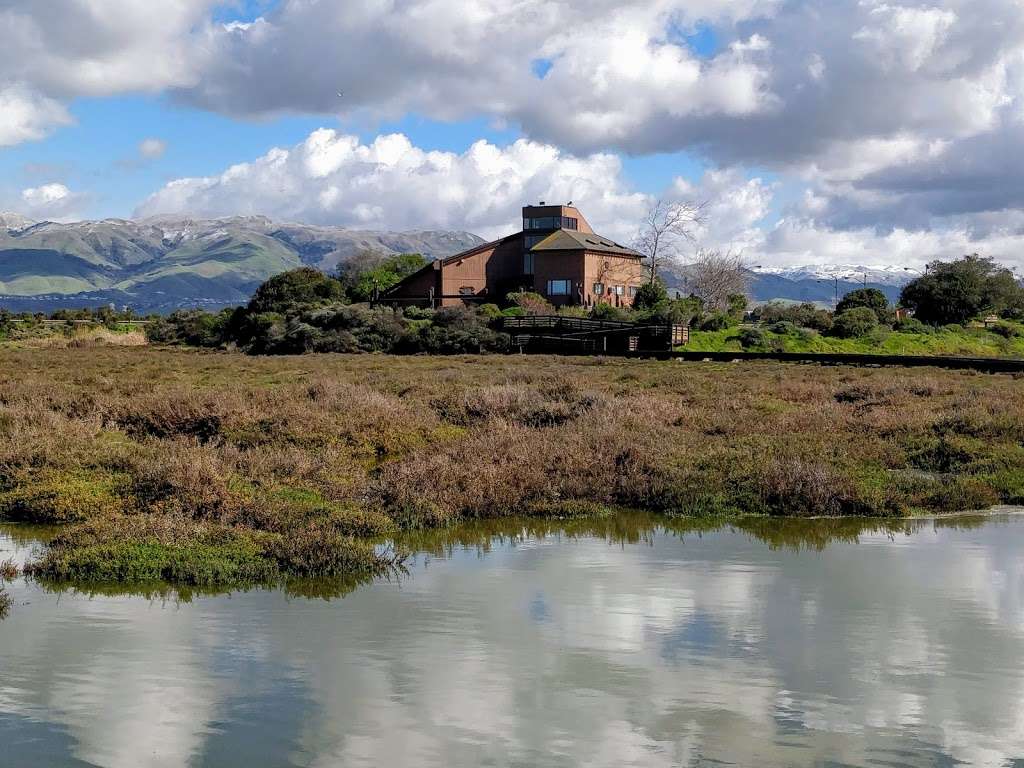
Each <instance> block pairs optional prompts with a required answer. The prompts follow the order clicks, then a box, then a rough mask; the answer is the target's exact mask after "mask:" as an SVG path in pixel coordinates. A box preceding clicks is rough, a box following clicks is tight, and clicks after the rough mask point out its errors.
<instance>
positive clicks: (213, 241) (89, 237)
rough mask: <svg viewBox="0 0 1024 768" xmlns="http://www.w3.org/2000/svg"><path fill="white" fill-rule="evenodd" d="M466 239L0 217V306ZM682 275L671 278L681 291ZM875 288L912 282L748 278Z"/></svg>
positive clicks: (760, 295) (168, 287)
mask: <svg viewBox="0 0 1024 768" xmlns="http://www.w3.org/2000/svg"><path fill="white" fill-rule="evenodd" d="M482 242H483V239H482V238H480V237H477V236H476V235H474V234H471V233H469V232H462V231H444V230H423V231H413V232H381V231H369V230H358V229H347V228H344V227H322V226H312V225H308V224H297V223H287V222H278V221H274V220H273V219H270V218H267V217H266V216H234V217H229V218H220V219H204V218H192V217H188V216H156V217H152V218H148V219H141V220H129V219H104V220H102V221H81V222H75V223H71V224H59V223H54V222H49V221H44V222H36V221H32V220H31V219H28V218H26V217H24V216H21V215H19V214H15V213H0V307H4V308H7V309H10V310H12V311H16V312H24V311H29V312H51V311H53V310H55V309H61V308H70V307H82V306H96V305H100V304H110V303H113V304H115V305H117V306H118V307H120V306H125V305H127V306H131V307H132V308H134V309H135V310H136V311H139V312H170V311H173V310H175V309H179V308H187V307H202V308H205V309H217V308H220V307H226V306H234V305H238V304H244V303H245V302H247V301H248V300H249V297H250V296H251V295H252V293H253V291H255V290H256V288H257V286H259V284H260V283H262V282H263V281H264V280H266V279H267V278H268V277H271V276H272V275H275V274H277V273H279V272H283V271H285V270H288V269H294V268H295V267H299V266H303V265H305V266H312V267H316V268H317V269H321V270H323V271H325V272H333V271H334V270H336V269H337V268H338V265H339V264H341V263H343V262H344V261H346V260H348V259H350V258H351V257H352V256H354V255H355V254H357V253H359V252H360V251H363V250H375V251H381V252H384V253H411V252H416V253H422V254H423V255H425V256H427V257H428V258H443V257H445V256H451V255H452V254H455V253H458V252H459V251H462V250H465V249H467V248H471V247H473V246H475V245H479V244H480V243H482ZM684 273H685V268H683V270H682V271H680V272H678V273H677V274H673V273H671V272H666V273H665V277H666V279H667V280H668V282H669V285H670V288H671V289H673V290H679V291H683V290H685V280H684ZM865 274H866V279H867V285H868V287H872V288H878V289H879V290H881V291H883V292H884V293H885V294H886V295H887V296H888V297H889V298H890V300H893V301H895V300H896V299H897V298H898V296H899V291H900V288H901V286H902V285H903V284H904V283H906V282H907V280H909V279H911V278H913V277H914V274H912V273H910V272H907V271H905V270H903V269H902V268H895V267H894V268H891V269H885V268H871V267H859V266H836V267H832V266H806V267H795V268H779V269H771V268H766V269H758V270H756V271H753V272H751V275H750V277H751V298H752V299H753V300H754V301H756V302H763V301H769V300H772V299H783V300H788V301H810V302H815V303H818V304H820V305H823V306H830V305H831V304H832V303H833V302H834V300H835V292H836V285H835V281H834V278H839V295H840V296H842V295H843V294H845V293H847V292H848V291H851V290H853V289H855V288H860V287H862V285H863V284H864V280H865Z"/></svg>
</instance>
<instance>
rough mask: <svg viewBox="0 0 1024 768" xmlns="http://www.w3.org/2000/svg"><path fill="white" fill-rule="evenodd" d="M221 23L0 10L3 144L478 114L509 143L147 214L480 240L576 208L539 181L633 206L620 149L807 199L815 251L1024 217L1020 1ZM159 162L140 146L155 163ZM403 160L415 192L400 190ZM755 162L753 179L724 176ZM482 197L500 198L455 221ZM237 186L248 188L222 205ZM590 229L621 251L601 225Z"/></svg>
mask: <svg viewBox="0 0 1024 768" xmlns="http://www.w3.org/2000/svg"><path fill="white" fill-rule="evenodd" d="M218 4H219V3H218V1H217V0H174V2H168V3H164V4H161V6H160V11H159V16H158V17H156V16H155V14H154V11H153V6H152V3H150V2H147V0H110V2H107V3H103V4H96V3H83V2H80V1H79V0H54V2H51V3H47V4H40V3H38V2H32V0H7V2H4V3H2V4H0V24H2V25H3V28H4V29H5V31H6V33H7V34H6V38H5V40H6V45H5V46H4V47H3V48H2V49H0V72H3V73H4V76H5V78H6V79H5V81H4V82H5V83H7V85H0V145H10V144H15V143H18V142H22V141H27V140H31V139H38V138H40V137H42V136H44V135H46V133H47V131H48V130H50V129H52V128H53V127H55V126H59V125H60V124H62V123H65V122H68V121H69V120H70V117H69V116H68V114H67V112H66V110H65V108H64V107H63V106H62V105H63V104H65V103H66V102H67V100H68V99H70V98H73V97H75V96H78V95H90V96H102V95H109V94H115V93H124V92H140V91H141V92H170V93H172V94H173V95H174V97H175V98H177V99H178V100H181V101H184V102H186V103H188V104H191V105H196V106H199V107H202V108H205V109H209V110H215V111H218V112H222V113H226V114H230V115H234V116H257V117H264V116H274V115H279V114H286V113H303V114H308V113H319V114H338V113H344V114H345V115H348V116H351V117H354V118H358V119H365V118H370V119H378V118H383V117H400V116H404V115H407V114H409V113H410V112H411V113H416V114H419V115H423V116H425V117H428V118H433V119H438V120H460V119H464V118H469V117H479V116H484V117H486V118H488V119H491V120H494V121H497V122H499V123H501V124H503V125H507V126H510V127H511V128H512V129H513V130H520V131H521V132H522V134H523V135H524V136H525V140H524V142H523V143H522V144H516V145H514V146H513V147H510V148H504V149H498V148H494V147H491V146H490V145H487V144H482V145H481V144H478V145H474V147H473V148H471V149H470V150H468V151H467V152H465V153H462V154H446V153H440V154H438V153H428V152H423V151H421V150H418V149H416V148H415V147H412V146H411V145H408V142H406V144H407V145H408V146H407V147H406V148H405V149H403V148H402V147H401V146H400V145H401V141H399V140H396V139H394V138H384V137H382V138H380V139H378V140H377V141H375V142H373V143H372V145H367V146H365V147H359V146H355V147H350V146H349V143H347V140H346V139H345V138H344V137H341V136H339V135H334V136H320V137H319V138H316V139H314V137H312V136H311V137H310V139H309V140H308V141H307V142H305V143H304V145H303V147H295V148H291V149H287V150H281V151H275V152H272V153H268V155H267V156H265V157H264V158H260V159H259V160H256V161H253V162H252V163H246V164H243V165H241V166H238V167H237V168H236V169H231V170H229V171H227V172H225V173H224V174H222V175H221V176H220V177H212V178H210V179H189V180H182V181H179V182H175V183H174V184H173V185H169V186H168V187H167V188H166V189H164V190H161V191H160V192H159V193H157V195H155V196H154V198H153V199H152V200H150V201H148V202H147V203H146V204H145V205H144V206H143V207H142V209H143V210H150V209H152V208H154V207H163V208H166V207H174V205H176V204H180V205H196V206H198V207H199V210H200V211H203V210H205V211H220V212H227V211H228V209H231V208H233V209H236V210H237V209H245V210H252V211H253V212H268V213H271V214H274V215H287V216H288V217H292V218H308V219H312V220H318V221H335V220H340V221H342V222H344V223H350V224H356V225H373V226H377V225H378V224H381V223H386V224H388V225H391V226H418V225H421V223H422V222H434V223H435V224H436V225H437V226H448V225H449V223H451V224H454V225H457V226H466V227H470V228H476V229H478V230H479V231H481V232H484V233H486V232H493V231H495V230H496V229H497V228H498V227H499V225H500V223H501V222H508V221H511V220H512V219H514V209H515V208H516V207H517V206H518V205H519V203H520V202H521V200H520V199H519V198H520V197H521V196H522V195H523V194H527V196H528V197H537V196H540V195H544V196H546V197H555V198H557V197H558V196H566V197H568V196H569V195H573V196H574V197H580V194H579V193H578V192H574V191H571V190H570V191H567V192H566V193H563V194H562V195H556V194H555V192H554V191H547V188H546V187H545V184H549V185H551V187H550V188H551V189H552V190H558V189H560V188H561V187H564V186H572V185H571V184H568V181H569V180H570V179H576V178H577V177H575V176H569V177H556V176H552V175H550V174H553V173H554V170H553V169H555V168H560V169H564V168H568V167H570V166H571V165H572V163H576V164H577V166H578V168H577V170H573V171H571V173H580V176H579V177H578V179H583V180H585V181H579V183H580V184H584V183H585V184H587V185H589V187H588V188H589V189H591V190H593V191H592V192H591V194H592V196H593V197H594V198H595V199H601V194H600V193H599V192H598V190H599V189H603V188H606V187H609V185H610V188H612V189H615V190H622V189H625V188H626V187H625V185H624V184H622V183H621V169H620V168H619V166H618V164H617V162H618V161H617V160H616V159H615V155H614V154H610V153H623V152H625V153H631V154H648V153H655V152H672V151H678V150H690V151H693V152H697V153H700V154H702V155H703V156H704V157H705V158H707V159H708V160H709V161H710V163H711V164H712V165H714V166H716V167H718V168H719V169H721V170H720V171H717V172H718V173H722V174H726V175H729V174H735V176H734V180H735V181H736V183H737V184H740V186H741V187H745V188H746V194H747V195H748V197H747V201H748V203H750V204H751V205H752V206H753V208H757V205H756V204H754V203H753V202H750V201H751V200H757V199H761V198H762V197H763V196H765V195H767V196H770V194H771V190H770V186H771V185H767V184H762V185H761V186H756V185H755V186H754V187H751V186H750V184H751V177H753V176H757V175H758V174H760V173H761V171H763V170H769V171H771V172H772V173H773V174H775V177H776V178H778V177H780V175H781V177H782V178H784V179H785V180H786V182H787V183H792V182H793V180H799V181H800V182H801V183H802V184H804V185H806V186H807V187H808V188H809V189H810V190H811V193H810V195H811V197H810V198H809V200H810V201H812V202H813V205H814V208H813V210H811V209H810V208H808V209H804V210H798V211H796V212H795V213H793V214H787V217H786V220H785V221H786V224H785V225H793V223H794V222H797V223H798V227H797V228H798V229H799V231H800V232H803V233H806V232H807V231H808V230H809V229H810V230H813V231H815V232H820V233H822V237H823V241H824V242H826V243H830V242H832V239H831V235H830V234H829V233H833V232H835V233H840V234H843V233H845V234H844V235H843V236H844V237H858V236H859V235H860V233H865V237H867V239H866V240H863V241H862V242H863V244H864V246H865V248H867V247H868V246H869V245H870V246H871V247H880V248H881V247H888V246H889V245H890V243H888V242H887V241H886V238H889V237H891V236H892V235H893V233H896V232H899V231H902V232H907V233H912V234H913V238H912V239H913V240H914V241H915V242H920V243H931V244H933V245H934V244H939V243H948V242H952V241H956V242H963V241H968V242H975V243H980V244H981V245H986V244H988V242H989V238H995V240H994V241H993V242H995V243H1005V242H1009V241H1008V240H1006V238H1010V239H1011V240H1012V238H1013V237H1014V236H1015V231H1014V229H1013V227H1014V226H1015V224H1014V222H1013V220H1012V213H1013V211H1015V210H1017V209H1019V208H1020V207H1021V205H1022V204H1024V201H1022V199H1021V192H1020V190H1021V189H1022V186H1021V185H1020V183H1019V179H1020V177H1021V175H1022V174H1024V165H1022V164H1024V160H1022V158H1024V14H1022V13H1021V12H1020V10H1021V7H1020V0H923V2H919V1H917V0H915V2H910V0H833V1H830V2H827V3H826V2H824V0H785V2H783V0H564V2H560V3H547V2H544V1H543V0H519V1H518V2H515V3H508V2H505V1H504V0H479V1H478V2H475V3H473V4H471V5H470V6H467V5H466V4H465V3H464V2H462V1H461V0H409V2H403V3H380V2H376V0H351V2H345V3H331V2H308V0H281V1H280V2H279V3H277V4H275V5H273V6H270V9H269V10H268V11H267V13H266V15H265V16H263V17H261V18H259V19H255V20H252V21H246V22H233V23H229V24H219V23H215V21H214V20H213V17H212V15H211V14H212V10H213V8H214V7H215V6H217V5H218ZM698 28H709V29H711V30H712V32H713V37H714V40H715V45H714V46H713V47H714V50H713V51H712V52H711V53H710V54H709V53H708V52H707V51H706V50H705V51H697V50H694V49H693V48H692V47H691V45H690V44H689V42H688V39H687V36H688V35H689V34H691V33H692V32H694V30H696V29H698ZM339 91H343V92H344V96H343V98H339V97H338V92H339ZM317 142H319V144H317ZM357 144H358V143H357ZM306 145H308V146H306ZM157 146H158V145H156V144H154V145H152V146H151V147H150V148H148V149H147V148H144V147H140V152H141V153H142V156H143V157H152V156H154V155H153V154H151V153H156V154H159V149H158V148H157ZM148 153H149V154H148ZM389 153H395V155H396V157H397V158H398V159H397V160H394V161H392V159H391V155H390V154H389ZM491 155H495V156H496V160H495V162H498V163H501V162H504V163H506V164H508V165H515V166H516V167H517V170H514V171H511V172H508V174H507V175H508V179H501V178H500V176H501V174H497V173H492V172H490V171H486V170H480V168H481V167H482V166H480V164H481V163H482V164H484V165H486V163H487V162H490V161H489V160H484V159H480V158H489V157H490V156H491ZM307 156H309V157H314V158H316V159H314V160H308V161H307V159H304V158H307ZM332 157H333V158H335V160H337V161H339V162H341V165H340V166H338V167H337V168H333V169H329V170H327V171H326V172H324V173H323V174H321V175H318V172H317V171H316V168H315V167H314V166H318V164H319V166H320V167H325V168H330V167H331V166H330V164H331V162H333V161H332V160H331V158H332ZM538 158H549V159H548V160H547V161H542V160H541V159H538ZM550 158H554V159H550ZM307 162H308V163H309V164H310V165H303V163H307ZM532 162H538V163H539V164H540V165H539V166H538V168H537V169H536V173H534V171H532V170H530V169H531V168H532V166H531V165H530V163H532ZM545 162H546V163H547V164H546V165H545ZM403 163H408V164H411V167H412V168H414V169H415V171H414V173H411V174H407V175H403V174H406V170H404V169H405V166H404V165H403ZM445 163H448V164H449V165H450V167H451V168H452V169H454V170H452V171H446V170H444V167H445V166H444V164H445ZM325 164H326V165H325ZM597 168H600V169H601V170H602V173H604V174H605V178H603V179H599V178H598V176H597V175H596V171H595V169H597ZM748 168H757V169H759V171H758V173H755V174H751V173H749V172H748V171H744V170H737V169H748ZM368 169H373V170H368ZM470 169H472V170H470ZM544 169H547V170H546V171H545V170H544ZM580 169H582V170H580ZM449 172H450V173H452V174H453V175H452V177H451V178H450V179H449V178H448V177H447V176H446V174H447V173H449ZM460 173H461V174H463V175H464V177H463V176H460V175H459V174H460ZM545 173H548V174H549V175H547V176H545ZM233 174H234V175H233ZM474 174H475V175H474ZM609 174H610V176H609ZM762 175H763V174H762ZM410 178H414V179H417V180H420V181H421V180H422V179H424V178H426V179H430V181H429V182H425V183H424V184H423V185H422V186H430V185H432V186H433V187H434V188H440V189H442V190H444V191H443V193H442V194H448V195H450V196H451V199H442V200H441V201H439V202H437V203H436V205H430V204H428V203H427V202H423V201H421V202H415V203H414V202H413V201H414V200H420V199H421V198H423V199H424V200H425V199H427V197H426V195H425V194H424V193H423V192H422V190H421V189H420V187H421V185H420V184H419V182H418V181H410ZM470 178H471V179H472V181H467V179H470ZM609 178H610V179H611V181H609ZM255 179H265V180H266V181H267V182H268V186H267V187H266V188H265V189H262V190H261V189H257V187H258V183H257V182H256V181H255ZM400 179H401V183H400V182H399V180H400ZM527 179H530V180H531V181H529V182H527ZM480 180H484V181H486V182H487V183H488V184H491V185H492V187H491V188H488V191H489V193H490V194H492V195H494V196H497V198H498V199H499V200H500V202H494V201H489V200H488V201H483V202H481V201H480V198H481V197H482V196H477V198H478V199H477V200H476V201H475V202H474V204H470V203H469V202H468V199H467V198H468V196H470V195H471V193H472V191H474V188H473V187H472V184H473V183H476V182H477V181H480ZM705 182H706V183H708V184H711V185H712V186H714V183H715V182H714V179H712V178H710V177H709V178H708V179H706V180H705V181H704V182H701V183H705ZM740 182H742V183H740ZM531 184H533V185H534V186H530V185H531ZM275 185H276V186H275ZM734 186H735V185H734ZM228 189H232V190H234V189H237V190H240V191H242V192H243V194H241V196H240V197H239V198H238V202H237V204H234V205H232V204H231V199H230V195H229V194H227V193H226V192H225V190H228ZM410 190H411V191H410ZM535 190H537V191H536V192H535ZM737 190H738V191H736V194H737V195H740V196H741V197H742V194H743V191H742V190H739V188H737ZM649 191H650V192H652V193H655V192H656V190H649ZM612 194H626V195H627V196H631V198H637V199H639V198H640V197H642V195H636V194H635V193H632V192H615V193H612ZM460 196H462V198H461V199H460ZM513 198H516V199H515V200H514V202H513V201H512V200H513ZM395 199H397V200H398V201H399V202H398V203H394V202H393V200H395ZM638 204H639V203H634V205H638ZM403 206H404V207H403ZM435 207H436V209H437V211H439V213H434V212H431V211H432V210H433V209H434V208H435ZM396 209H397V210H398V213H396ZM478 209H480V210H478ZM608 210H611V208H610V207H609V209H608ZM385 211H387V215H385ZM480 211H482V212H480ZM232 212H234V211H232ZM613 218H615V217H614V216H612V214H610V213H609V219H610V220H611V219H613ZM621 218H622V217H619V219H621ZM780 224H781V223H780ZM772 226H774V225H773V224H772V223H767V224H766V220H765V219H761V220H758V223H756V224H754V225H752V226H746V225H744V226H743V227H742V228H740V227H733V230H734V231H730V232H725V231H722V232H713V231H709V232H708V233H707V235H708V237H709V238H711V239H721V240H723V241H727V242H736V243H743V244H744V247H747V248H752V247H754V245H755V244H756V241H757V240H758V238H759V237H760V238H761V240H762V241H763V242H765V243H768V242H770V241H771V237H769V235H770V234H772V232H771V228H772ZM616 227H619V228H620V230H621V231H620V232H615V228H616ZM606 228H611V229H612V232H611V233H612V234H619V235H620V236H621V235H623V234H624V233H625V225H623V224H621V223H616V222H615V221H612V222H611V223H610V224H609V225H608V227H606ZM950 233H958V234H956V235H955V237H953V236H952V235H951V237H952V241H950V240H944V239H943V237H944V236H945V235H947V234H950ZM935 237H938V238H939V239H938V240H935V239H934V238H935ZM787 252H788V251H787ZM886 257H887V256H886V254H885V253H881V252H879V253H875V260H876V261H877V260H879V259H884V258H886Z"/></svg>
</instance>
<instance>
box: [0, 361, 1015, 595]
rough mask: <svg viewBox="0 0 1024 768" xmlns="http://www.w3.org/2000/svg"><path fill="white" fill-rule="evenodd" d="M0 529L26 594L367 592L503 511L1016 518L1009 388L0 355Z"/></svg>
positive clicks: (745, 372) (834, 375) (839, 374)
mask: <svg viewBox="0 0 1024 768" xmlns="http://www.w3.org/2000/svg"><path fill="white" fill-rule="evenodd" d="M0 358H2V360H0V365H2V367H3V369H4V370H7V371H18V375H17V376H16V377H5V378H4V379H2V380H0V518H2V519H5V520H8V521H23V522H36V523H56V524H60V525H61V528H59V529H58V532H57V533H56V534H55V535H54V536H53V537H52V539H51V541H50V543H49V546H48V547H47V548H46V549H45V551H44V552H43V554H42V556H41V557H40V558H38V559H37V560H35V561H34V562H32V563H30V564H29V566H28V568H27V569H26V570H27V571H28V572H29V573H31V574H33V575H36V576H41V577H46V578H56V579H65V578H74V579H86V580H92V581H108V582H109V581H117V582H127V581H147V580H153V579H165V580H169V581H172V582H175V583H180V584H191V585H200V586H201V585H213V584H241V583H266V582H275V581H280V580H281V579H284V578H310V577H321V576H332V575H337V574H349V575H373V574H377V573H383V572H387V571H388V570H389V569H391V568H393V567H395V566H396V565H397V564H398V563H400V561H401V558H402V554H401V548H398V549H396V548H395V547H394V546H393V545H392V544H390V543H389V542H391V541H393V540H394V537H395V535H396V534H397V533H399V532H404V533H406V534H407V533H408V532H409V531H415V530H421V529H430V528H437V527H444V526H447V525H450V524H452V523H455V522H457V521H465V520H472V519H484V518H501V517H509V516H521V515H527V516H533V517H548V518H572V517H586V516H593V515H600V514H605V515H607V514H610V513H614V512H615V511H616V510H621V509H634V510H643V511H646V512H650V513H655V514H659V515H665V516H697V517H719V518H720V517H722V516H727V517H735V516H738V515H765V516H780V515H786V516H789V515H796V516H819V515H825V516H851V515H852V516H882V517H899V516H902V515H905V514H907V513H908V512H912V511H916V510H926V511H936V512H946V511H956V510H965V509H980V508H985V507H988V506H991V505H993V504H996V503H999V502H1005V503H1020V502H1021V501H1024V399H1022V398H1021V389H1022V386H1024V383H1022V382H1021V381H1020V380H1018V379H1014V378H1011V377H1002V376H987V375H980V374H973V373H962V372H948V371H939V370H928V369H924V370H914V371H902V370H882V369H878V370H865V369H846V368H823V367H817V366H792V365H784V364H773V363H764V364H723V365H691V364H683V363H658V362H637V361H627V360H605V359H600V358H589V359H583V358H549V357H520V356H486V357H479V356H452V357H390V356H365V355H364V356H343V355H317V356H305V357H274V358H263V357H261V358H254V357H248V356H243V355H237V354H227V353H211V352H196V351H186V350H168V349H153V348H145V347H143V348H99V349H76V348H71V349H53V350H48V351H47V352H46V353H45V354H44V353H41V352H39V351H37V350H25V349H7V350H3V351H0Z"/></svg>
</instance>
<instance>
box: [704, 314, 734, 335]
mask: <svg viewBox="0 0 1024 768" xmlns="http://www.w3.org/2000/svg"><path fill="white" fill-rule="evenodd" d="M731 324H732V323H731V321H730V318H729V315H728V314H726V313H725V312H712V313H711V314H709V315H705V316H704V317H703V318H701V321H700V330H702V331H724V330H725V329H726V328H728V327H729V326H730V325H731Z"/></svg>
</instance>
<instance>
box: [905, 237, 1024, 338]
mask: <svg viewBox="0 0 1024 768" xmlns="http://www.w3.org/2000/svg"><path fill="white" fill-rule="evenodd" d="M1021 303H1024V289H1022V288H1021V286H1020V285H1019V284H1018V283H1017V281H1016V279H1015V278H1014V277H1013V273H1012V272H1010V270H1008V269H1006V268H1005V267H1001V266H999V265H998V264H996V263H995V262H994V261H993V260H992V259H990V258H987V257H984V256H979V255H978V254H976V253H975V254H972V255H970V256H965V257H963V258H962V259H958V260H956V261H950V262H944V261H934V262H932V263H931V264H929V265H928V271H927V272H926V274H924V275H922V276H921V277H919V278H917V279H916V280H912V281H911V282H909V283H907V284H906V285H905V286H904V287H903V292H902V293H901V294H900V304H902V305H903V306H904V307H907V308H908V309H912V310H913V311H914V316H915V317H917V319H919V320H921V321H922V322H925V323H928V324H930V325H948V324H951V323H957V324H960V325H963V324H964V323H966V322H967V321H969V320H972V319H974V318H975V317H977V316H978V315H980V314H982V313H984V312H1004V311H1008V310H1009V309H1010V308H1012V307H1014V306H1017V305H1019V304H1021Z"/></svg>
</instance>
